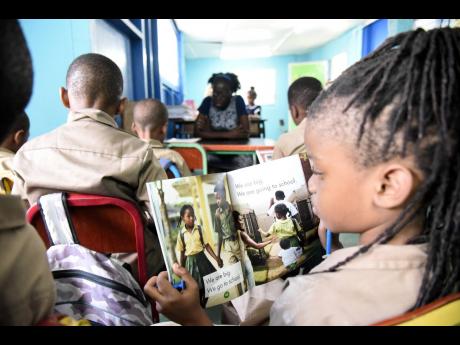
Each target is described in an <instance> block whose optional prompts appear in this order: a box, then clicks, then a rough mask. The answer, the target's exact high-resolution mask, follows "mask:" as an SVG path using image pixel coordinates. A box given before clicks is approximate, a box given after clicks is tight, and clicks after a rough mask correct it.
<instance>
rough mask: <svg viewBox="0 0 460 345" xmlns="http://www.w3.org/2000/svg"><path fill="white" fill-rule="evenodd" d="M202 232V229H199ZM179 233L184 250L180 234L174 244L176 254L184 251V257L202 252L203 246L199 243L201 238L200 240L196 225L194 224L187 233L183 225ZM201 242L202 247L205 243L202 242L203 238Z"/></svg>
mask: <svg viewBox="0 0 460 345" xmlns="http://www.w3.org/2000/svg"><path fill="white" fill-rule="evenodd" d="M201 231H203V229H201ZM181 233H182V234H183V238H184V242H185V249H184V244H183V243H182V237H181V235H180V234H178V235H177V242H176V250H177V251H178V252H182V251H183V250H185V255H186V256H189V255H195V254H198V253H199V252H202V251H203V250H204V247H203V244H202V243H201V238H200V230H198V225H197V224H195V225H194V227H193V229H192V231H191V232H190V231H188V230H187V229H186V228H185V225H184V226H183V227H182V229H181ZM203 242H204V245H206V244H207V243H206V241H205V240H204V237H203Z"/></svg>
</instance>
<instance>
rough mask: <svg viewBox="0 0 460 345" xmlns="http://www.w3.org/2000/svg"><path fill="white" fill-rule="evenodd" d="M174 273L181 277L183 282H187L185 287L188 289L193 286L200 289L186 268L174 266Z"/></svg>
mask: <svg viewBox="0 0 460 345" xmlns="http://www.w3.org/2000/svg"><path fill="white" fill-rule="evenodd" d="M173 271H174V273H176V274H177V275H178V276H179V277H181V278H182V280H183V281H184V282H185V285H186V286H187V287H188V288H191V287H192V286H196V287H198V285H197V283H196V281H195V279H194V278H193V277H192V276H191V274H190V273H189V272H188V271H187V270H186V269H185V268H184V267H182V266H179V265H178V264H174V265H173Z"/></svg>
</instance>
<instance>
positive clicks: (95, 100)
mask: <svg viewBox="0 0 460 345" xmlns="http://www.w3.org/2000/svg"><path fill="white" fill-rule="evenodd" d="M66 88H67V89H64V88H61V99H62V102H63V103H64V105H65V106H66V107H67V108H70V109H71V110H74V111H76V110H80V109H85V108H95V109H99V110H102V111H104V112H106V113H107V114H109V115H112V116H113V115H116V114H117V113H121V112H122V108H120V107H121V106H122V103H123V102H122V100H121V95H122V93H123V76H122V74H121V71H120V68H118V66H117V65H116V64H115V62H113V61H112V60H110V59H109V58H107V57H105V56H104V55H100V54H94V53H90V54H84V55H80V56H79V57H77V58H76V59H75V60H74V61H73V62H72V63H71V64H70V67H69V69H68V71H67V76H66Z"/></svg>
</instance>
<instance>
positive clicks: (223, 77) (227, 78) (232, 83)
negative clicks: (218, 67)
mask: <svg viewBox="0 0 460 345" xmlns="http://www.w3.org/2000/svg"><path fill="white" fill-rule="evenodd" d="M217 81H224V82H225V83H227V84H228V86H229V87H230V90H231V91H232V93H234V92H236V91H238V90H239V89H240V88H241V84H240V81H239V80H238V76H237V75H236V74H233V73H214V74H213V75H212V76H211V78H209V80H208V83H211V84H213V85H214V84H215V83H216V82H217Z"/></svg>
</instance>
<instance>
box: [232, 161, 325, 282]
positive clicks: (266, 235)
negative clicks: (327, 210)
mask: <svg viewBox="0 0 460 345" xmlns="http://www.w3.org/2000/svg"><path fill="white" fill-rule="evenodd" d="M310 176H311V169H310V166H309V163H308V160H307V159H306V156H305V155H302V159H301V158H300V156H299V155H294V156H289V157H285V158H282V159H278V160H274V161H270V162H267V163H263V164H258V165H255V166H251V167H248V168H243V169H239V170H235V171H231V172H229V173H227V179H228V186H229V189H230V195H231V200H232V205H233V208H234V211H235V214H236V217H237V219H238V220H239V222H238V223H237V226H238V227H239V230H240V232H241V233H242V235H244V234H245V235H246V236H245V237H246V239H247V241H246V256H247V257H248V259H249V261H250V263H251V266H252V275H253V277H254V281H255V284H256V285H260V284H263V283H266V282H268V281H271V280H273V279H276V278H278V277H281V276H284V275H286V274H287V273H289V272H291V271H293V270H296V269H298V268H299V266H300V265H302V264H304V263H306V261H308V260H310V258H311V260H312V261H313V258H315V260H320V258H321V255H322V253H321V251H322V247H321V244H320V242H319V237H318V233H317V225H318V219H317V217H316V216H315V215H314V214H313V211H312V208H311V202H310V199H309V193H308V190H307V180H308V178H309V177H310ZM277 195H278V197H279V199H278V198H277ZM281 196H282V198H281ZM278 204H283V205H280V206H277V205H278ZM277 210H278V212H276V211H277ZM248 237H249V238H248ZM282 247H284V248H282ZM317 263H319V261H318V262H315V263H312V265H316V264H317Z"/></svg>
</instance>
